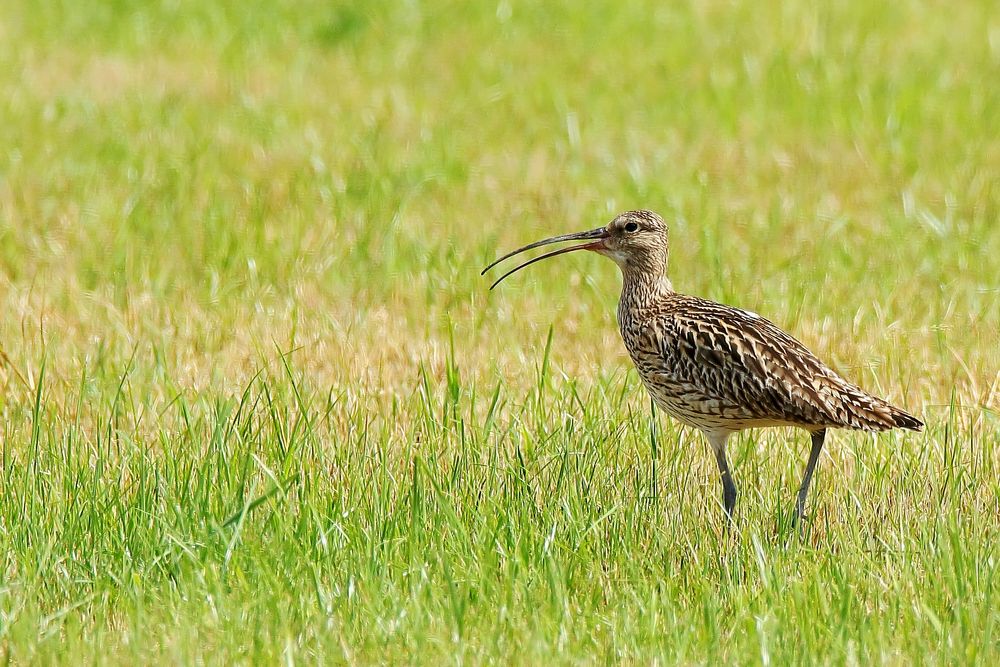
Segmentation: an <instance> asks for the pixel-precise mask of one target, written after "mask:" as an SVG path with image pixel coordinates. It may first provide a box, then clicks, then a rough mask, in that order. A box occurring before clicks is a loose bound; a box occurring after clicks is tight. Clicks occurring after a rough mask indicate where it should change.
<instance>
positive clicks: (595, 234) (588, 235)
mask: <svg viewBox="0 0 1000 667" xmlns="http://www.w3.org/2000/svg"><path fill="white" fill-rule="evenodd" d="M606 238H608V230H607V228H606V227H598V228H597V229H591V230H590V231H589V232H577V233H575V234H563V235H561V236H553V237H552V238H548V239H543V240H541V241H535V242H534V243H529V244H528V245H526V246H523V247H521V248H518V249H517V250H514V251H513V252H509V253H507V254H506V255H504V256H503V257H501V258H499V259H497V260H495V261H494V262H493V263H492V264H490V265H489V266H487V267H486V268H485V269H483V271H482V273H480V274H479V275H481V276H484V275H486V272H487V271H489V270H490V269H492V268H493V267H494V266H496V265H497V264H499V263H500V262H502V261H504V260H505V259H508V258H510V257H513V256H514V255H518V254H520V253H522V252H524V251H525V250H531V249H532V248H538V247H540V246H543V245H549V244H552V243H562V242H563V241H583V240H592V239H597V240H594V241H592V242H591V243H581V244H579V245H574V246H570V247H568V248H560V249H559V250H554V251H552V252H547V253H545V254H544V255H539V256H538V257H536V258H534V259H531V260H528V261H527V262H525V263H524V264H518V265H517V266H515V267H514V268H513V269H511V270H510V271H508V272H507V273H505V274H503V275H502V276H500V277H499V278H497V280H496V281H495V282H494V283H493V284H492V285H490V289H491V290H492V289H493V288H494V287H496V286H497V285H499V284H500V283H501V281H503V279H504V278H506V277H507V276H509V275H510V274H512V273H516V272H517V271H520V270H521V269H523V268H524V267H526V266H530V265H532V264H534V263H535V262H540V261H542V260H543V259H548V258H549V257H555V256H556V255H562V254H563V253H567V252H573V251H574V250H598V249H599V248H602V247H604V239H606Z"/></svg>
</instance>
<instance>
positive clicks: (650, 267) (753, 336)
mask: <svg viewBox="0 0 1000 667" xmlns="http://www.w3.org/2000/svg"><path fill="white" fill-rule="evenodd" d="M568 241H582V243H579V244H576V245H572V246H569V247H563V248H561V249H559V250H555V251H552V252H547V253H545V254H543V255H540V256H538V257H535V258H534V259H531V260H529V261H527V262H524V263H521V264H519V265H518V266H515V267H514V268H513V269H511V270H509V271H507V272H506V273H504V274H503V275H502V276H500V278H498V279H497V280H496V281H494V283H493V284H492V285H491V286H490V290H493V289H494V288H495V287H496V286H497V285H499V284H500V283H501V282H502V281H503V280H504V279H505V278H507V277H508V276H510V275H511V274H513V273H515V272H517V271H520V270H521V269H523V268H525V267H526V266H530V265H531V264H534V263H535V262H540V261H542V260H544V259H548V258H550V257H555V256H557V255H561V254H564V253H568V252H574V251H579V250H587V251H591V252H596V253H598V254H600V255H603V256H605V257H608V258H609V259H611V260H612V261H614V263H615V264H617V265H618V268H619V269H621V274H622V289H621V295H620V297H619V300H618V311H617V319H618V328H619V331H620V333H621V337H622V341H623V343H624V345H625V348H626V350H627V351H628V354H629V356H630V357H631V360H632V362H633V364H634V365H635V368H636V370H637V371H638V373H639V377H640V378H641V379H642V383H643V385H644V386H645V388H646V390H647V391H648V392H649V395H650V396H651V397H652V399H653V402H654V404H655V405H656V406H657V407H659V408H660V409H661V410H662V411H663V412H665V413H666V414H668V415H669V416H671V417H672V418H674V419H676V420H677V421H679V422H681V423H682V424H685V425H687V426H689V427H693V428H695V429H697V430H699V431H701V432H702V433H703V434H704V436H705V439H706V440H707V441H708V444H709V446H710V448H711V450H712V452H713V453H714V454H715V460H716V463H717V464H718V468H719V474H720V476H721V480H722V505H723V509H724V510H725V514H726V517H727V518H728V519H729V521H732V519H733V510H734V508H735V505H736V495H737V489H736V483H735V481H734V479H733V471H732V469H731V468H730V465H729V461H728V459H727V458H726V444H727V442H728V441H729V438H730V437H731V436H732V435H733V434H734V433H737V432H740V431H743V430H745V429H750V428H767V427H787V426H792V427H798V428H801V429H804V430H805V431H807V432H808V433H809V435H810V440H811V449H810V452H809V459H808V462H807V463H806V467H805V472H804V473H803V476H802V482H801V484H800V485H799V490H798V494H797V497H796V502H795V511H794V515H793V518H792V521H793V523H794V524H799V525H800V526H801V525H802V524H801V522H802V521H803V519H804V518H805V509H806V499H807V497H808V494H809V486H810V483H811V482H812V479H813V473H814V472H815V470H816V464H817V461H818V460H819V457H820V452H821V451H822V449H823V443H824V441H825V439H826V433H827V430H828V429H833V428H842V429H852V430H860V431H886V430H889V429H893V428H903V429H909V430H912V431H919V430H921V429H922V428H923V422H921V421H920V420H919V419H917V418H916V417H914V416H913V415H911V414H909V413H907V412H905V411H904V410H902V409H900V408H897V407H895V406H893V405H891V404H889V403H888V402H886V401H885V400H883V399H881V398H878V397H876V396H874V395H872V394H870V393H868V392H866V391H865V390H864V389H861V388H860V387H858V386H857V385H855V384H852V383H851V382H848V381H847V380H845V379H844V378H843V377H841V376H840V375H838V374H837V373H836V372H835V371H834V370H833V369H831V368H830V367H829V366H828V365H827V364H825V363H823V362H822V361H820V359H819V358H818V357H817V356H816V355H814V354H813V353H812V352H810V351H809V350H808V349H807V348H806V347H805V345H803V344H802V343H800V342H799V341H798V340H796V339H795V338H793V337H792V336H791V335H790V334H788V333H786V332H785V331H783V330H782V329H781V328H779V327H778V326H777V325H776V324H774V323H773V322H771V321H770V320H767V319H765V318H764V317H761V316H760V315H758V314H756V313H754V312H751V311H749V310H743V309H741V308H736V307H734V306H729V305H725V304H722V303H717V302H714V301H709V300H707V299H703V298H700V297H697V296H690V295H687V294H682V293H681V292H677V291H675V290H674V288H673V285H672V283H671V282H670V280H669V278H667V275H666V269H667V258H668V254H669V244H668V238H667V224H666V222H665V221H664V219H663V218H662V217H661V216H660V215H658V214H657V213H654V212H653V211H649V210H637V211H626V212H624V213H621V214H619V215H618V216H616V217H615V218H614V219H613V220H611V222H609V223H608V224H607V225H605V226H602V227H598V228H596V229H592V230H590V231H586V232H578V233H574V234H563V235H560V236H553V237H551V238H547V239H544V240H541V241H537V242H535V243H530V244H528V245H526V246H522V247H520V248H518V249H517V250H514V251H512V252H510V253H507V254H506V255H504V256H502V257H500V258H499V259H497V260H496V261H494V262H493V263H492V264H490V265H489V266H487V267H486V268H485V269H483V271H482V274H481V275H486V273H487V271H489V270H491V269H492V268H494V267H495V266H497V265H498V264H500V263H501V262H503V261H504V260H507V259H509V258H511V257H514V256H515V255H519V254H520V253H522V252H525V251H527V250H532V249H534V248H538V247H542V246H547V245H550V244H556V243H563V242H568Z"/></svg>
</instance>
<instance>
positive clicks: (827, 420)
mask: <svg viewBox="0 0 1000 667" xmlns="http://www.w3.org/2000/svg"><path fill="white" fill-rule="evenodd" d="M643 328H644V329H648V331H647V332H646V333H647V335H642V336H640V339H641V340H642V343H641V344H640V346H639V347H640V356H642V357H645V359H644V361H645V362H646V363H649V362H650V361H653V358H658V359H659V360H661V364H660V368H659V369H657V370H656V371H655V372H657V373H661V374H662V375H663V379H665V380H668V381H671V382H675V383H680V384H683V385H684V386H687V387H689V388H690V389H691V390H692V391H694V392H697V393H699V394H700V395H701V396H702V397H704V398H705V399H708V400H713V401H717V402H719V404H721V405H723V406H728V409H730V410H739V411H742V413H743V416H744V418H746V419H750V420H761V421H768V420H772V421H775V422H786V423H798V424H813V425H816V426H844V427H849V428H860V429H865V430H882V429H885V428H890V427H891V426H893V425H895V424H894V421H893V420H892V419H891V417H892V412H891V411H892V410H894V408H892V407H891V406H889V405H888V404H887V403H885V402H884V401H882V400H881V399H878V398H876V397H874V396H871V395H870V394H868V393H867V392H865V391H864V390H862V389H860V388H858V387H856V386H854V385H852V384H851V383H849V382H847V381H846V380H844V379H843V378H841V377H840V376H839V375H837V373H835V372H834V371H833V370H832V369H830V368H829V367H828V366H827V365H826V364H824V363H823V362H822V361H820V360H819V359H818V358H817V357H816V356H815V355H814V354H812V353H811V352H810V351H809V350H808V349H806V347H805V346H804V345H803V344H802V343H800V342H799V341H797V340H795V338H793V337H792V336H790V335H788V334H787V333H785V332H784V331H782V330H781V329H779V328H778V327H777V326H776V325H775V324H774V323H772V322H770V321H769V320H767V319H765V318H763V317H761V316H759V315H757V314H756V313H751V312H749V311H745V310H741V309H739V308H734V307H731V306H726V305H723V304H718V303H714V302H711V301H706V300H703V299H697V298H695V297H685V298H684V301H683V302H681V303H678V304H674V305H673V306H672V307H666V308H663V309H661V310H660V311H659V312H656V313H652V314H651V316H650V317H647V318H644V324H643ZM642 352H645V354H643V353H642ZM663 362H666V363H663ZM638 363H639V361H638V360H637V364H638ZM649 370H652V369H649Z"/></svg>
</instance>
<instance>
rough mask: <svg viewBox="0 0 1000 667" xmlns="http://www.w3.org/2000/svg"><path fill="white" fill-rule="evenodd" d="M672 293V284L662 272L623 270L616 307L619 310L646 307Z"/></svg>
mask: <svg viewBox="0 0 1000 667" xmlns="http://www.w3.org/2000/svg"><path fill="white" fill-rule="evenodd" d="M673 293H674V288H673V285H671V284H670V280H668V279H667V277H666V276H665V275H663V274H662V273H654V272H652V271H629V270H625V271H622V295H621V299H620V300H619V302H618V308H619V310H620V311H624V310H636V309H642V308H647V307H649V306H652V305H653V304H655V303H656V302H657V301H659V300H661V299H663V298H664V297H667V296H669V295H671V294H673Z"/></svg>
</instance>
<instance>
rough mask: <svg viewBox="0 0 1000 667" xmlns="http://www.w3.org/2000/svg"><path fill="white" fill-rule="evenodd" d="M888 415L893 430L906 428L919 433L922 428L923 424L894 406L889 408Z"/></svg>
mask: <svg viewBox="0 0 1000 667" xmlns="http://www.w3.org/2000/svg"><path fill="white" fill-rule="evenodd" d="M889 415H890V417H891V419H892V421H893V426H894V427H895V428H908V429H910V430H911V431H919V430H921V429H923V428H924V423H923V422H922V421H920V420H919V419H917V418H916V417H914V416H913V415H911V414H910V413H909V412H906V411H905V410H900V409H899V408H897V407H896V406H894V405H890V406H889Z"/></svg>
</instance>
